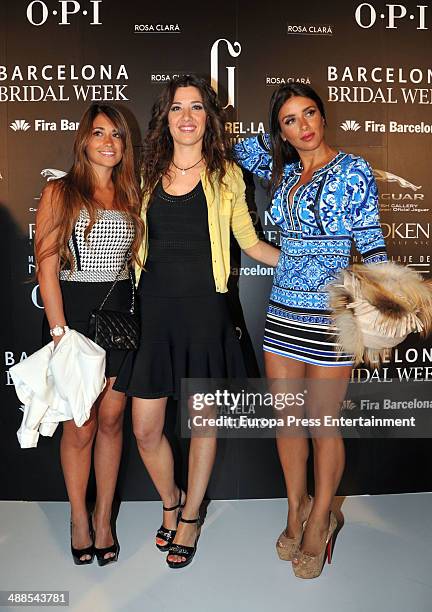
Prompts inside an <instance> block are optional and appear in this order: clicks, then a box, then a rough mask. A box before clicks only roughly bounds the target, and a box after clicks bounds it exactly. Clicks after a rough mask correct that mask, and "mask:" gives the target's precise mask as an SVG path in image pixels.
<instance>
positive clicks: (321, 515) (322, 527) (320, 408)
mask: <svg viewBox="0 0 432 612" xmlns="http://www.w3.org/2000/svg"><path fill="white" fill-rule="evenodd" d="M306 375H307V380H308V417H310V418H320V419H321V420H322V419H323V418H324V416H325V415H330V416H335V417H337V416H338V415H339V413H340V405H341V402H342V401H343V399H344V397H345V394H346V390H347V386H348V382H349V378H350V375H351V366H341V367H324V366H316V365H308V366H307V371H306ZM312 443H313V450H314V474H315V497H314V504H313V509H312V512H311V514H310V516H309V520H308V522H307V525H306V529H305V533H304V536H303V541H302V544H301V550H302V551H303V552H305V553H308V554H310V555H318V554H319V553H320V551H321V550H322V548H323V546H324V542H325V539H326V536H327V532H328V525H329V512H330V507H331V504H332V502H333V498H334V496H335V494H336V490H337V488H338V486H339V483H340V480H341V478H342V474H343V470H344V465H345V449H344V443H343V439H342V437H341V435H340V433H339V431H338V430H337V428H335V429H334V430H330V429H328V428H323V431H322V435H321V436H317V437H314V438H313V439H312Z"/></svg>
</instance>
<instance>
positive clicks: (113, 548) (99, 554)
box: [93, 519, 120, 567]
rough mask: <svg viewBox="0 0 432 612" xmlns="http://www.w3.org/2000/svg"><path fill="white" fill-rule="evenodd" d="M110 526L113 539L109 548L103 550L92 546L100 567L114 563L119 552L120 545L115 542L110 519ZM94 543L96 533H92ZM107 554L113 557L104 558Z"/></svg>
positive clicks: (112, 524)
mask: <svg viewBox="0 0 432 612" xmlns="http://www.w3.org/2000/svg"><path fill="white" fill-rule="evenodd" d="M110 525H111V535H112V537H113V540H114V544H111V545H110V546H105V547H104V548H96V546H93V549H94V553H95V555H96V559H97V562H98V565H100V566H101V567H102V566H104V565H108V563H115V562H116V561H117V559H118V556H119V552H120V544H119V542H118V540H117V534H116V531H115V528H114V521H113V520H112V519H111V521H110ZM94 541H95V542H96V531H95V532H94ZM108 553H114V556H113V557H107V558H105V555H107V554H108Z"/></svg>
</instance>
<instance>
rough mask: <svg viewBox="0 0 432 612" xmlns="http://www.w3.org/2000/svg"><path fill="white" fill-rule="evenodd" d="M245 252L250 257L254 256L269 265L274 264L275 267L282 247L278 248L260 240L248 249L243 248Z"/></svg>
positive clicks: (253, 257)
mask: <svg viewBox="0 0 432 612" xmlns="http://www.w3.org/2000/svg"><path fill="white" fill-rule="evenodd" d="M243 252H244V253H246V255H248V256H249V257H252V259H256V260H257V261H260V262H261V263H264V264H266V265H267V266H273V268H275V267H276V266H277V263H278V261H279V255H280V249H277V248H276V247H274V246H272V245H271V244H268V243H267V242H264V241H263V240H259V241H258V242H257V243H256V244H254V246H252V247H249V248H248V249H243Z"/></svg>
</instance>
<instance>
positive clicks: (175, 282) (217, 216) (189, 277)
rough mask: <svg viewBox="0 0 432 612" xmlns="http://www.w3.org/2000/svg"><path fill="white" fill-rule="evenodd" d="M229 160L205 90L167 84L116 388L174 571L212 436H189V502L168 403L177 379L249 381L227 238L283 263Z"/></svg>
mask: <svg viewBox="0 0 432 612" xmlns="http://www.w3.org/2000/svg"><path fill="white" fill-rule="evenodd" d="M229 152H230V147H229V143H228V141H227V137H226V136H225V130H224V119H223V111H222V108H221V106H220V104H219V102H218V100H217V97H216V94H215V92H214V91H213V90H212V89H211V87H210V86H209V85H208V84H207V83H206V82H205V81H204V80H203V79H201V78H198V77H196V76H193V75H186V76H182V77H179V78H177V79H174V80H172V81H171V82H170V83H168V84H167V85H166V86H165V87H164V88H163V90H162V92H161V94H160V95H159V98H158V99H157V101H156V103H155V104H154V106H153V109H152V117H151V120H150V123H149V130H148V133H147V137H146V139H145V150H144V159H143V166H142V175H143V188H144V200H143V212H142V216H143V219H144V221H145V224H146V236H145V240H144V243H143V248H142V253H141V255H142V260H143V262H144V270H143V271H142V273H141V275H140V280H139V284H138V298H139V302H140V312H141V320H142V327H141V343H140V348H139V350H138V351H137V353H136V355H135V359H134V363H133V366H132V367H129V368H128V367H125V368H123V371H122V372H121V373H120V375H119V377H118V379H117V388H118V389H121V390H124V391H125V392H126V393H127V394H128V395H131V396H133V403H132V414H133V428H134V433H135V436H136V439H137V443H138V449H139V452H140V455H141V457H142V460H143V462H144V464H145V466H146V468H147V470H148V472H149V474H150V476H151V478H152V480H153V482H154V484H155V487H156V489H157V490H158V492H159V494H160V496H161V498H162V501H163V510H164V515H163V523H162V526H161V527H160V529H159V530H158V532H157V535H156V546H157V547H158V548H159V549H160V550H162V551H168V556H167V563H168V565H169V566H170V567H171V568H180V567H184V566H185V565H187V564H188V563H190V561H191V560H192V558H193V556H194V554H195V551H196V542H197V539H198V533H199V516H198V514H199V508H200V505H201V503H202V500H203V497H204V494H205V491H206V488H207V485H208V481H209V478H210V474H211V470H212V467H213V463H214V458H215V453H216V437H215V436H214V435H206V436H200V437H198V436H192V439H191V445H190V451H189V473H188V482H189V485H188V490H187V494H186V493H185V492H184V491H182V490H181V489H180V488H179V487H178V486H177V485H176V483H175V481H174V462H173V455H172V451H171V447H170V445H169V443H168V441H167V439H166V437H165V436H164V433H163V427H164V421H165V409H166V403H167V398H168V397H170V396H171V397H174V398H175V399H179V397H180V383H181V379H182V378H235V377H244V376H245V369H244V365H243V359H242V354H241V350H240V345H239V342H238V339H237V337H236V334H235V330H234V326H233V324H232V322H231V320H230V316H229V311H228V306H227V300H226V292H227V280H228V277H229V273H230V235H231V230H232V232H233V234H234V236H235V238H236V240H237V242H238V243H239V245H240V247H241V249H242V250H243V251H244V252H245V253H246V254H247V255H249V256H250V257H253V258H254V259H257V260H259V261H261V262H263V263H265V264H267V265H270V266H275V265H276V264H277V261H278V258H279V250H278V249H276V248H274V247H272V246H270V245H268V244H266V243H264V242H262V241H260V240H258V238H257V235H256V233H255V230H254V227H253V224H252V221H251V218H250V215H249V213H248V209H247V205H246V201H245V197H244V192H245V186H244V183H243V179H242V174H241V171H240V170H239V168H238V167H237V166H235V165H234V164H233V163H232V162H231V161H230V159H229ZM177 525H178V528H177Z"/></svg>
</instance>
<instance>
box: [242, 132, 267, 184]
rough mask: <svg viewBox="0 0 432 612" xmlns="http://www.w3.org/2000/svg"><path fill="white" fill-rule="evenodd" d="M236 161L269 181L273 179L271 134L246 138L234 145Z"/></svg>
mask: <svg viewBox="0 0 432 612" xmlns="http://www.w3.org/2000/svg"><path fill="white" fill-rule="evenodd" d="M233 155H234V159H235V161H236V162H237V163H238V164H239V165H240V166H241V167H242V168H245V169H246V170H249V171H250V172H252V173H253V174H256V175H257V176H259V177H260V178H264V179H266V180H267V181H269V180H270V179H271V172H272V157H271V154H270V136H269V135H268V134H260V135H259V136H255V137H253V138H246V139H245V140H242V141H241V142H239V143H238V144H236V145H234V147H233Z"/></svg>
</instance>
